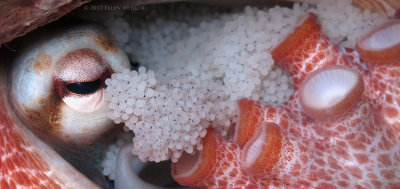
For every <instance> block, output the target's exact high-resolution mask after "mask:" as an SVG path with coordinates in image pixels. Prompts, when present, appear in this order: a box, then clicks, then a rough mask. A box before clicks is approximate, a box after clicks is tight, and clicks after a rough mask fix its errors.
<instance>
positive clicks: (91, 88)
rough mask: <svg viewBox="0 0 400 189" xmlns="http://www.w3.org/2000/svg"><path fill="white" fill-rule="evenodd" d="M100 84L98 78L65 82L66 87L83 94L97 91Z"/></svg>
mask: <svg viewBox="0 0 400 189" xmlns="http://www.w3.org/2000/svg"><path fill="white" fill-rule="evenodd" d="M100 84H101V80H100V79H98V80H95V81H89V82H76V83H70V84H67V85H66V87H67V89H68V90H69V91H71V92H72V93H75V94H81V95H85V94H90V93H93V92H95V91H97V89H99V88H100Z"/></svg>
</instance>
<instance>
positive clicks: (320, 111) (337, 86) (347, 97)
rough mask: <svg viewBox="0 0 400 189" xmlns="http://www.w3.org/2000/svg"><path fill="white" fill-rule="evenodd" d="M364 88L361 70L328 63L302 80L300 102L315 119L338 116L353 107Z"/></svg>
mask: <svg viewBox="0 0 400 189" xmlns="http://www.w3.org/2000/svg"><path fill="white" fill-rule="evenodd" d="M363 89H364V85H363V80H362V78H361V76H360V74H359V73H358V72H357V71H354V70H352V69H350V68H347V67H345V66H338V65H334V66H326V67H323V68H321V69H319V70H317V71H314V72H312V73H311V74H309V75H308V76H307V77H306V78H305V79H304V81H303V82H302V83H301V86H300V103H301V104H302V106H303V109H304V111H305V112H306V113H307V114H308V115H309V116H310V117H312V118H315V119H329V118H335V117H338V116H341V115H344V114H345V113H347V112H348V111H350V110H352V108H353V107H354V106H355V105H356V104H357V103H358V101H359V99H360V96H361V95H362V94H363Z"/></svg>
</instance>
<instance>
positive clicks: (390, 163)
mask: <svg viewBox="0 0 400 189" xmlns="http://www.w3.org/2000/svg"><path fill="white" fill-rule="evenodd" d="M355 2H358V3H361V4H362V3H363V1H355ZM366 4H368V3H366ZM364 6H367V5H364ZM393 14H394V13H393ZM297 24H298V25H297V27H296V28H295V30H294V31H293V33H292V34H290V35H289V36H288V37H287V38H286V39H285V41H283V42H282V43H281V44H280V45H279V46H278V47H276V48H275V50H274V51H273V53H272V55H273V58H274V60H275V61H276V63H277V64H278V65H280V66H281V67H282V68H284V69H287V70H288V71H289V72H290V73H291V74H292V76H293V78H294V83H295V85H294V90H295V92H294V94H293V96H292V97H291V98H290V100H289V101H288V102H287V103H285V105H284V106H281V107H273V106H269V105H262V104H261V103H260V102H256V101H252V100H248V99H241V100H239V101H238V102H237V104H238V107H239V109H240V121H239V123H238V124H237V125H236V126H235V127H234V128H233V129H232V135H231V136H232V137H230V138H228V139H227V138H223V137H222V136H221V135H220V134H219V133H218V132H216V131H214V130H212V129H208V134H207V135H206V136H205V137H204V138H203V150H202V151H200V152H197V153H195V154H194V155H190V154H184V156H183V157H182V158H181V159H180V160H179V162H177V163H173V164H172V176H173V177H174V179H175V180H176V181H177V182H178V183H180V184H182V185H185V186H192V187H199V188H399V186H400V166H399V164H400V145H398V144H400V134H399V132H400V106H399V105H400V98H399V97H398V95H397V94H399V93H400V91H399V90H400V81H399V79H397V77H399V75H400V65H399V62H400V56H399V55H398V52H399V51H400V45H399V44H400V39H399V37H398V36H397V35H398V33H399V32H400V22H399V21H392V22H390V23H388V24H386V25H384V26H382V27H380V28H377V29H376V30H374V31H372V32H371V33H369V34H367V35H366V36H365V37H364V38H363V39H361V40H360V41H359V42H358V44H357V47H356V49H355V50H354V49H340V48H339V47H338V46H337V45H335V44H334V43H332V42H331V41H330V40H329V39H328V38H327V37H326V36H325V35H324V34H323V33H322V31H321V28H320V25H319V24H318V21H317V17H316V16H315V15H314V14H312V13H311V14H308V15H305V16H304V17H303V18H301V19H300V20H299V21H298V23H297ZM103 31H104V29H103V28H101V27H100V26H97V25H92V24H90V25H84V26H74V27H71V28H68V29H64V30H59V31H57V32H55V33H53V34H51V35H47V36H45V38H44V37H42V38H39V39H38V40H32V41H36V42H33V43H32V44H31V45H29V46H27V48H26V49H25V50H23V51H22V52H21V55H20V56H18V57H17V60H16V61H14V64H13V65H12V66H10V65H5V62H7V61H8V60H7V59H4V57H6V56H5V54H6V53H5V52H3V51H1V52H0V55H1V56H0V57H2V59H1V60H0V62H1V64H2V65H1V66H0V73H1V74H0V77H1V78H0V89H1V93H0V109H1V111H0V158H1V161H0V188H101V187H104V188H112V186H111V184H110V183H109V182H107V181H106V180H104V177H102V175H101V171H100V170H99V167H98V163H99V162H98V159H100V157H99V156H100V155H101V152H102V151H103V150H104V148H105V146H107V144H109V143H110V140H111V138H112V136H113V134H114V133H116V132H117V131H118V129H115V128H118V127H115V124H114V123H112V121H111V120H109V119H107V117H106V115H105V114H106V109H107V108H106V103H105V102H104V99H103V92H104V87H105V86H104V80H105V79H106V78H108V77H109V76H110V75H111V74H112V73H115V72H120V71H121V70H123V69H127V68H129V67H130V66H129V60H128V58H127V56H126V55H125V54H124V52H123V51H122V50H121V49H120V48H119V47H118V46H117V45H115V42H114V41H113V40H111V38H110V37H109V36H108V34H107V33H105V32H103ZM41 32H44V31H41ZM39 34H42V33H40V32H39ZM42 35H43V34H42ZM30 37H32V36H30ZM35 38H36V37H35ZM29 39H33V37H32V38H29ZM43 41H45V42H44V43H43ZM60 41H68V42H70V43H71V44H75V45H72V46H66V45H56V44H59V43H60ZM16 62H20V63H16ZM120 153H121V154H123V155H121V156H119V158H120V159H122V160H118V161H119V163H118V165H117V166H127V165H128V163H129V161H131V159H130V157H128V156H129V155H131V154H130V153H129V148H124V149H123V150H121V152H120ZM120 162H122V164H121V163H120ZM124 163H125V164H124ZM117 174H120V175H118V176H117V177H119V178H122V179H125V180H130V179H132V180H137V179H138V177H137V175H135V174H132V173H131V172H129V171H128V172H127V173H121V172H117ZM139 182H140V181H139ZM139 184H141V185H137V184H136V185H135V184H134V185H129V184H127V185H120V186H119V188H123V187H138V186H140V187H141V188H154V186H153V185H150V184H146V183H143V182H140V183H139ZM117 187H118V186H117Z"/></svg>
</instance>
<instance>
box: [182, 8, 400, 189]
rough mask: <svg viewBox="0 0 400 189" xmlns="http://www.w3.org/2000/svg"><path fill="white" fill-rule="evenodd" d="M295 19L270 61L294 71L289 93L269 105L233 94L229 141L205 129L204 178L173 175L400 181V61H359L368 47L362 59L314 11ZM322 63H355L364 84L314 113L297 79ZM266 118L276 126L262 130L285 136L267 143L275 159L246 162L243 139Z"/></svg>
mask: <svg viewBox="0 0 400 189" xmlns="http://www.w3.org/2000/svg"><path fill="white" fill-rule="evenodd" d="M300 22H302V23H300V25H299V26H297V27H296V29H295V30H294V32H293V33H292V34H290V35H289V36H288V37H287V38H286V40H285V41H283V42H282V43H281V44H280V45H279V46H278V47H276V48H275V50H274V51H272V56H273V58H274V60H275V62H276V63H277V64H278V65H280V66H281V67H283V68H285V69H287V70H288V71H289V72H290V73H291V75H292V76H293V78H294V94H293V95H292V96H291V97H290V99H289V101H288V102H286V103H285V104H284V105H283V106H281V107H274V106H270V105H262V104H260V103H259V102H255V101H251V100H247V99H242V100H239V101H238V105H239V109H240V122H239V124H238V125H237V128H236V132H237V133H235V137H234V141H227V140H224V139H223V138H222V137H221V136H219V135H218V134H217V132H215V131H210V132H209V133H208V134H207V136H206V138H208V139H207V140H208V141H210V137H212V139H213V140H215V141H217V142H216V143H213V145H210V146H211V147H210V146H208V145H205V147H204V149H203V150H204V151H207V150H209V149H217V158H216V159H215V163H214V164H212V165H209V169H208V170H209V171H208V174H209V175H210V176H209V177H207V178H208V179H203V180H202V182H199V183H196V184H190V183H188V182H184V181H182V180H180V179H179V178H176V179H177V181H178V182H180V183H181V184H183V185H190V186H195V187H200V188H321V189H327V188H400V133H399V132H400V131H399V129H400V114H399V112H400V111H399V110H400V95H399V94H400V79H399V78H400V62H395V63H393V61H389V62H390V64H385V63H382V62H379V64H378V63H374V62H367V63H364V61H363V60H368V57H369V55H371V54H368V53H366V54H362V56H361V59H360V58H359V56H358V53H357V52H356V51H354V50H351V49H340V48H339V47H338V46H337V45H335V44H334V43H332V42H331V41H330V40H329V39H328V38H327V37H326V36H325V35H324V34H323V33H322V32H321V29H320V25H319V24H318V22H317V18H316V16H315V15H313V14H308V15H306V16H305V17H304V18H302V19H301V21H300ZM391 55H393V56H394V54H391ZM395 56H396V57H390V59H391V60H398V58H399V57H400V54H399V53H397V55H395ZM328 65H344V66H347V67H349V68H352V69H354V70H357V71H358V72H359V73H360V75H361V76H362V78H363V81H364V91H363V93H362V96H361V97H360V98H359V101H357V102H356V104H355V105H354V106H353V107H348V108H350V110H347V111H349V112H348V113H346V114H343V115H339V116H337V117H335V118H333V119H313V118H311V117H308V116H307V115H306V113H305V112H304V110H303V109H302V106H301V104H300V100H299V86H300V84H301V82H302V81H303V80H304V78H305V77H306V76H307V75H308V74H310V73H311V72H313V71H315V70H317V69H319V68H322V67H324V66H328ZM344 111H345V110H344ZM270 123H275V124H276V125H278V127H279V129H280V130H279V132H278V133H279V134H276V133H275V134H274V132H270V133H269V134H268V133H266V135H267V136H269V137H281V139H282V141H283V142H282V143H276V145H275V146H274V147H273V148H277V147H278V148H281V150H270V154H269V155H270V156H278V157H279V160H278V161H271V162H269V163H266V162H262V161H261V162H257V161H255V163H254V164H253V165H252V166H253V167H254V168H255V167H257V166H260V167H263V168H264V171H262V170H261V171H260V169H261V168H260V167H258V168H257V169H254V170H252V169H248V168H246V167H245V166H244V164H243V161H242V160H241V156H243V154H244V153H246V150H245V148H246V145H248V144H251V142H252V139H253V138H254V137H257V136H259V133H258V132H263V131H266V129H264V130H263V129H260V128H262V127H266V124H270ZM246 155H247V154H246ZM263 156H268V154H264V153H260V154H259V157H258V158H266V157H263ZM178 163H179V162H178ZM192 177H193V178H196V175H195V174H194V175H192Z"/></svg>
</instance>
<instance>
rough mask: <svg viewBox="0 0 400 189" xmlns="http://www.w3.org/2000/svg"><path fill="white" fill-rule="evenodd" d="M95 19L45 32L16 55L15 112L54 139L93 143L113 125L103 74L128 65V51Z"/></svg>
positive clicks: (13, 80)
mask: <svg viewBox="0 0 400 189" xmlns="http://www.w3.org/2000/svg"><path fill="white" fill-rule="evenodd" d="M103 30H104V29H103V28H100V27H99V26H97V25H85V26H77V27H71V28H69V29H68V30H62V31H56V32H55V33H54V34H52V35H49V36H46V38H44V39H40V40H38V41H37V42H34V43H33V44H29V45H27V48H26V49H24V50H22V51H20V52H21V53H20V54H19V55H17V57H16V59H15V62H14V64H13V67H12V71H11V79H10V86H11V91H10V99H11V101H12V104H13V106H14V108H15V112H16V113H17V115H18V116H19V117H20V118H21V120H22V121H24V122H25V123H26V125H27V126H29V127H31V129H32V130H34V131H35V132H36V134H38V135H39V136H41V137H43V138H44V139H47V141H48V142H51V143H53V144H77V145H82V144H92V143H93V142H94V141H96V140H97V139H99V138H100V136H103V135H104V134H105V133H106V132H108V131H110V129H112V128H114V127H113V125H114V124H113V122H112V121H111V120H109V119H108V118H107V116H106V112H107V107H106V103H105V100H104V90H105V80H106V79H107V78H109V77H110V76H111V74H112V73H113V72H120V71H122V70H123V69H129V68H130V66H129V60H128V58H127V56H126V54H125V53H124V52H123V51H122V50H121V49H119V47H118V46H117V45H115V44H114V43H113V41H112V40H110V38H109V36H108V35H107V33H104V32H103Z"/></svg>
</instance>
